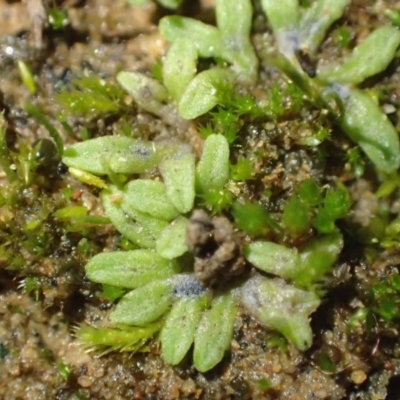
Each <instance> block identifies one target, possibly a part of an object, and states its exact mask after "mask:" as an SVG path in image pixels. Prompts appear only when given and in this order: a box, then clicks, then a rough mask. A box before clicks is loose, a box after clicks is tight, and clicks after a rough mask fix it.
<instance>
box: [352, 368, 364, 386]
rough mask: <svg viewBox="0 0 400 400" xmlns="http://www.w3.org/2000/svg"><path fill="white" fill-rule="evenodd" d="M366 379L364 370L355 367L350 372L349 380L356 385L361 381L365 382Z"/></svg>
mask: <svg viewBox="0 0 400 400" xmlns="http://www.w3.org/2000/svg"><path fill="white" fill-rule="evenodd" d="M366 379H367V375H366V374H365V372H364V371H362V370H361V369H356V370H355V371H353V372H352V373H351V380H352V381H353V382H354V383H355V384H356V385H361V384H362V383H364V382H365V380H366Z"/></svg>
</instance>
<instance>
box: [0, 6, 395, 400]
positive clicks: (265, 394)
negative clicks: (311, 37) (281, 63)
mask: <svg viewBox="0 0 400 400" xmlns="http://www.w3.org/2000/svg"><path fill="white" fill-rule="evenodd" d="M233 3H234V2H232V4H233ZM54 8H58V10H61V11H65V18H66V19H67V21H66V24H65V26H61V27H56V26H54V25H52V24H51V23H49V14H50V12H51V10H53V11H54ZM386 8H392V9H394V10H396V9H397V11H399V12H400V7H399V4H398V2H396V1H394V0H393V1H390V0H386V1H383V0H382V1H372V0H354V1H352V5H351V7H350V8H349V9H348V10H347V11H346V13H345V15H344V16H343V17H342V19H341V20H340V21H338V22H337V23H336V24H335V25H334V26H333V27H332V29H331V32H330V34H329V37H328V39H327V40H326V41H325V42H324V43H323V45H322V47H321V50H320V53H319V58H320V60H321V62H323V63H329V61H330V60H332V59H334V60H338V59H341V58H343V57H345V56H346V55H347V54H348V53H349V51H350V49H351V48H352V47H353V46H354V45H355V43H357V42H359V41H361V40H362V39H363V38H365V37H366V35H367V34H368V33H370V32H371V31H372V30H373V29H374V28H375V27H377V26H381V25H384V24H388V23H389V22H388V20H387V18H386V17H385V16H384V13H383V10H384V9H386ZM255 10H256V14H255V17H254V27H255V28H254V33H253V43H254V46H255V48H256V49H257V51H258V52H259V54H260V58H261V59H262V52H263V48H265V46H270V45H272V43H273V38H272V34H271V32H270V29H269V27H268V24H267V22H266V21H265V18H264V17H263V16H262V15H261V13H260V12H259V10H260V6H259V4H258V2H255ZM177 12H178V13H179V14H181V15H187V16H190V17H195V18H199V19H201V20H203V21H205V22H207V23H214V22H215V21H214V13H213V1H212V0H205V1H201V2H200V1H186V2H184V4H183V6H182V7H181V8H180V9H179V10H178V11H177ZM168 13H169V11H167V10H165V9H163V8H161V7H159V6H157V5H156V4H154V3H152V2H150V3H148V4H146V5H144V6H141V7H132V6H130V5H129V4H128V2H127V1H126V0H114V1H110V0H65V1H63V2H61V1H60V2H59V1H56V2H53V1H48V2H42V1H41V0H26V1H24V2H20V1H14V0H9V1H6V0H0V71H1V72H0V108H1V110H2V112H3V113H4V117H5V120H6V124H7V131H6V134H7V143H8V146H9V148H10V149H12V151H13V152H14V153H15V154H22V153H24V152H25V155H26V154H28V153H29V149H32V148H33V147H34V146H37V143H38V140H40V139H43V138H48V131H47V129H46V128H45V127H44V125H43V124H41V123H38V122H37V120H36V119H34V118H32V117H31V116H30V114H29V113H28V112H27V111H26V110H27V109H26V104H27V103H30V104H32V105H34V106H35V107H37V108H38V109H40V110H41V112H42V113H43V114H44V115H46V116H47V117H48V118H49V120H50V121H51V122H52V123H53V124H54V126H55V127H56V128H57V129H58V130H59V132H60V133H61V135H62V136H63V140H64V142H65V143H73V142H76V141H78V140H81V138H82V135H88V136H89V137H95V136H101V135H106V134H119V133H121V132H124V133H126V129H127V126H128V127H129V130H130V132H131V134H132V135H133V136H135V137H143V138H147V139H154V140H168V139H170V138H171V137H172V136H174V137H175V138H178V139H179V140H182V141H186V142H188V143H189V144H190V145H191V146H192V147H193V149H194V151H195V152H197V154H198V153H199V151H200V150H201V145H202V143H203V139H202V138H201V136H200V135H199V133H198V131H197V128H198V126H197V125H196V124H195V123H186V122H183V121H177V122H176V123H175V124H171V123H169V122H168V123H166V122H165V121H162V120H160V119H158V118H156V117H154V116H152V115H149V114H147V113H144V112H142V111H141V110H137V109H135V106H134V105H133V104H132V103H131V100H130V99H129V98H126V99H125V100H126V101H125V103H126V104H125V106H126V108H125V109H124V110H127V109H129V110H130V111H129V112H125V111H124V113H125V114H124V115H118V116H109V115H103V116H101V117H99V116H98V115H96V116H93V115H90V112H89V113H87V114H86V115H84V116H74V115H71V113H69V114H68V113H65V110H64V109H63V106H62V105H61V104H60V102H57V101H55V98H56V94H57V92H58V91H59V90H60V88H61V87H62V86H63V85H66V84H69V83H70V82H73V80H74V79H80V78H82V77H83V76H99V77H101V78H102V79H104V80H105V81H110V82H113V81H114V79H115V75H116V73H117V72H118V71H121V70H130V71H142V72H145V71H151V70H152V68H153V66H154V64H155V63H156V60H157V59H159V58H161V57H162V56H163V54H164V53H165V51H166V48H167V44H166V42H165V41H164V39H163V38H162V37H161V36H160V34H159V33H158V31H157V23H158V21H159V19H160V18H161V17H162V16H164V15H168ZM56 28H57V29H56ZM343 41H345V43H344V45H343V43H342V42H343ZM339 44H342V45H339ZM19 61H24V62H25V63H26V65H28V66H29V67H30V69H31V70H32V73H33V76H34V79H35V82H36V87H37V90H36V93H34V94H32V93H30V92H29V90H28V89H27V87H26V85H24V84H23V83H22V81H21V75H20V70H19V69H18V62H19ZM314 61H315V60H314ZM399 81H400V63H399V58H396V59H395V61H393V63H392V64H391V65H390V66H389V68H388V70H387V71H386V72H385V73H384V74H382V75H381V76H379V77H378V78H377V79H376V81H371V82H367V83H366V87H368V85H370V86H374V87H377V88H378V89H379V90H380V91H381V92H382V93H383V94H382V98H383V105H384V107H385V109H386V110H387V113H388V116H389V118H390V119H391V121H392V122H393V123H394V124H395V125H397V126H398V120H399V116H400V84H399ZM273 83H277V84H278V87H280V86H279V85H282V87H287V82H285V81H284V79H283V77H282V75H280V74H279V73H278V72H277V71H276V70H274V69H271V68H270V67H269V66H268V65H263V63H262V62H261V66H260V80H259V85H258V86H257V88H255V89H254V92H255V93H256V94H257V96H258V97H259V98H260V99H262V98H263V96H264V97H265V98H267V97H268V95H267V93H268V92H269V90H270V89H271V88H272V85H273ZM285 85H286V86H285ZM284 100H285V101H287V102H292V103H293V104H291V106H290V107H288V109H290V110H292V111H290V112H288V113H286V115H284V117H283V118H281V119H280V120H278V121H264V120H262V121H252V122H249V123H248V124H245V125H244V126H243V127H242V128H241V130H242V133H243V135H242V139H241V138H239V139H238V142H237V146H236V147H235V150H234V151H233V155H234V157H237V158H238V157H240V156H245V157H248V158H251V159H252V161H253V163H254V164H255V165H257V166H258V171H257V175H256V179H255V180H253V181H250V182H247V183H244V184H236V186H235V185H234V186H233V187H232V188H231V189H232V191H233V192H237V193H244V194H246V196H248V197H249V198H252V199H254V200H256V201H259V203H260V204H262V205H263V206H265V207H267V208H268V209H269V211H271V212H280V211H281V210H282V204H283V202H284V201H285V200H286V199H287V197H288V195H289V194H290V193H291V191H292V190H293V188H294V187H296V185H297V184H298V183H299V182H301V181H303V180H304V179H306V178H309V177H311V178H313V179H314V180H315V181H316V182H318V183H319V184H321V185H329V184H330V183H331V182H333V181H336V180H339V181H341V182H342V183H343V184H345V185H346V187H347V188H348V189H349V191H350V193H351V197H352V204H353V205H352V211H351V214H350V216H349V217H348V218H347V220H346V222H345V223H346V226H345V229H344V230H343V231H344V232H345V234H344V235H345V247H344V249H343V252H342V255H341V257H340V259H339V261H338V263H337V265H336V266H335V269H334V273H333V275H332V276H331V277H330V278H329V280H328V281H327V282H325V292H326V294H325V297H324V298H323V302H322V305H321V306H320V307H319V308H318V310H317V311H316V312H315V313H314V314H313V315H312V321H311V325H312V328H313V333H314V343H313V346H312V348H311V349H310V350H308V351H307V352H300V351H298V350H297V349H296V348H295V347H294V346H293V345H291V344H288V343H287V342H285V341H284V340H283V338H282V337H281V336H279V335H278V334H277V333H276V332H271V331H269V330H267V329H265V328H263V327H261V326H260V325H259V324H258V323H257V322H256V321H254V320H253V319H251V318H250V317H249V316H248V315H247V314H246V313H245V312H244V311H242V312H240V313H239V314H238V317H237V319H236V322H235V332H234V338H233V340H232V343H231V347H230V349H229V351H228V352H227V353H226V356H225V358H224V359H223V361H222V362H221V363H220V364H219V365H218V366H217V367H215V368H214V369H213V370H211V371H209V372H207V373H199V372H197V371H196V370H195V369H194V368H193V367H192V365H191V356H190V353H189V355H188V356H187V357H186V358H185V359H184V360H183V361H182V363H181V364H180V365H178V366H170V365H166V364H165V363H164V362H163V360H162V358H161V357H160V349H159V347H158V346H157V342H156V341H152V342H150V343H149V344H148V346H147V348H146V352H144V353H138V354H130V353H120V352H110V353H107V354H104V355H102V356H99V353H98V352H97V353H96V352H87V351H86V349H84V348H83V347H82V346H81V344H80V343H79V342H78V341H77V340H76V338H75V335H74V332H75V330H76V329H77V328H78V327H79V325H80V324H82V323H88V324H91V325H94V326H96V325H101V321H104V320H106V319H107V316H108V314H109V310H110V309H111V308H112V307H113V304H112V302H111V301H110V300H109V299H107V298H104V296H102V293H101V288H100V287H99V286H98V285H95V284H93V283H91V282H89V281H88V280H87V279H86V277H85V274H84V269H83V267H84V264H85V262H86V261H87V260H88V259H89V258H90V257H91V256H93V255H94V254H97V253H98V252H100V251H102V250H103V249H110V250H115V249H121V248H124V246H125V247H126V246H129V245H128V244H126V242H124V240H123V239H121V237H120V235H119V234H118V233H117V232H116V231H115V230H114V229H113V228H112V227H111V226H110V225H96V224H91V225H90V224H89V225H88V224H86V225H85V224H83V225H82V224H81V225H79V223H78V222H79V221H78V222H77V221H75V222H74V223H69V222H68V223H67V222H65V219H64V220H63V219H62V218H57V217H55V216H54V215H55V214H54V213H55V212H56V211H57V210H58V209H60V208H62V207H67V206H71V205H73V206H84V207H86V209H87V210H89V211H90V215H91V216H94V217H96V216H99V217H101V215H102V209H101V204H100V201H99V198H98V190H96V189H93V188H91V187H89V186H87V185H84V184H82V183H79V182H78V181H77V180H75V179H73V178H72V177H71V176H70V175H69V174H68V173H67V172H66V170H65V168H64V167H63V165H62V164H60V160H59V159H58V158H57V156H56V155H55V154H54V152H53V150H52V148H51V145H48V144H46V142H39V143H40V146H41V147H39V148H38V151H39V153H40V154H39V156H38V157H39V159H40V160H43V159H44V160H45V162H42V161H40V162H41V165H40V166H39V167H38V168H36V169H35V172H34V174H33V176H30V175H29V172H26V174H27V175H26V177H25V178H26V179H25V181H23V182H22V183H21V182H20V180H21V178H20V177H19V178H18V179H16V180H14V181H12V182H9V181H8V180H7V179H6V176H5V174H4V173H1V177H0V180H1V182H0V184H1V186H0V190H1V194H0V201H1V207H0V232H1V234H0V246H1V247H0V399H4V400H24V399H37V400H41V399H43V400H45V399H49V400H67V399H71V400H72V399H74V400H75V399H76V400H78V399H98V400H103V399H105V400H106V399H109V400H122V399H166V400H167V399H208V400H213V399H237V400H239V399H285V400H305V399H330V400H339V399H354V400H355V399H365V400H367V399H374V400H379V399H382V400H383V399H387V400H391V399H398V398H400V394H399V390H398V387H399V386H400V341H399V331H398V329H399V328H400V325H399V324H398V321H397V322H396V318H394V319H392V321H391V323H390V324H389V323H386V322H385V320H383V319H382V318H381V317H380V316H379V314H378V313H376V312H375V313H373V312H371V316H370V318H369V325H368V326H366V324H365V322H364V321H365V319H361V318H360V319H359V320H357V319H354V314H355V312H356V311H357V310H359V309H364V308H366V307H367V306H368V307H370V309H372V310H373V307H374V304H375V303H373V300H371V288H372V287H374V285H375V283H376V282H386V281H385V280H387V279H388V277H390V276H392V275H393V274H398V270H397V268H398V267H399V265H400V252H399V248H398V245H396V243H394V244H392V245H391V246H386V248H385V249H383V248H382V247H380V246H379V245H376V244H374V241H373V240H372V239H373V238H371V235H372V236H373V232H374V231H373V230H368V228H369V227H370V226H371V224H373V222H374V221H375V222H377V221H378V219H377V215H378V213H379V212H381V211H382V210H384V211H385V212H386V213H389V214H390V215H391V216H392V219H394V218H395V217H396V216H397V215H398V213H399V212H400V207H399V203H398V200H397V198H396V193H397V192H396V191H394V193H393V195H392V196H389V197H388V198H387V199H386V200H385V203H384V204H383V205H382V201H381V200H379V199H378V198H377V196H376V195H375V193H376V190H377V188H378V187H379V185H380V177H378V176H377V175H376V173H375V172H374V169H373V167H372V166H371V165H369V164H368V161H367V160H364V161H365V164H366V165H365V172H364V174H363V175H362V176H361V177H358V178H357V176H355V174H354V171H352V170H351V168H350V166H349V164H348V163H346V154H347V151H348V150H349V149H351V148H354V144H352V143H351V142H350V141H349V140H348V139H347V138H345V137H344V136H343V135H342V134H341V132H339V131H337V129H336V128H335V126H334V125H332V124H331V122H329V120H327V121H326V124H327V125H328V127H329V129H331V131H332V136H331V139H330V140H329V141H327V142H326V143H325V144H324V145H323V149H322V150H321V148H320V147H312V146H311V147H310V146H308V147H307V146H304V145H301V141H302V140H303V139H304V138H307V137H309V136H310V132H311V131H312V129H313V127H314V126H315V123H316V121H319V120H320V117H321V116H320V113H319V111H318V110H315V109H314V108H313V107H312V106H311V105H309V104H307V103H304V102H303V100H302V99H301V96H300V99H298V100H299V103H298V105H296V103H295V100H296V97H295V96H294V95H293V93H291V97H290V98H288V99H284ZM286 106H287V104H286ZM296 107H297V108H296ZM60 115H61V116H63V118H64V119H62V118H61V119H60V118H57V116H60ZM63 122H67V124H63ZM67 127H69V128H70V129H67ZM299 143H300V144H299ZM35 149H36V147H35ZM35 151H36V150H35ZM324 154H329V157H324V156H323V155H324ZM21 157H22V158H23V155H21ZM22 180H23V179H22ZM267 189H268V192H269V195H268V196H266V195H265V192H266V190H267ZM3 198H7V201H5V200H4V199H3ZM10 199H11V200H10ZM203 217H204V216H203ZM203 219H205V221H206V225H207V229H209V230H211V231H213V235H214V239H215V238H217V236H218V235H221V232H222V231H224V232H228V233H227V235H229V238H226V237H225V238H222V239H221V238H219V236H218V238H217V239H215V242H216V243H217V244H216V246H220V247H219V249H221V246H226V247H227V248H228V247H229V246H231V247H232V249H233V250H232V252H234V253H235V254H225V252H226V250H225V247H224V254H223V255H222V256H221V255H220V254H218V255H215V254H214V253H213V255H212V257H214V258H213V260H214V259H217V258H218V257H223V258H224V260H225V261H226V260H228V261H229V263H228V264H229V265H230V267H229V268H230V269H229V271H228V272H229V273H232V274H234V273H235V268H236V267H237V268H239V269H240V268H242V264H241V263H242V259H241V255H240V252H239V250H237V248H238V247H239V246H238V245H237V242H238V241H239V242H240V241H241V240H244V239H243V238H241V237H240V235H239V236H238V235H237V234H236V233H234V232H233V231H232V227H231V226H230V224H229V221H228V220H227V219H226V218H225V217H223V216H218V217H213V219H211V217H208V216H207V215H206V216H205V217H204V218H203ZM203 226H205V225H204V223H203ZM221 226H222V227H223V228H224V229H219V228H218V227H221ZM216 229H219V231H218V232H215V230H216ZM352 229H354V231H357V232H358V233H360V232H361V233H360V235H361V234H364V233H365V237H366V240H365V242H364V243H362V242H360V240H355V239H354V236H355V235H354V234H353V233H352ZM371 232H372V233H371ZM197 233H198V232H197ZM368 235H369V236H368ZM367 239H368V240H367ZM196 240H197V239H196ZM196 240H194V244H193V246H195V245H198V243H197V242H196ZM285 240H286V243H287V244H288V245H299V244H298V243H293V240H292V239H290V238H287V239H285ZM285 240H284V241H285ZM221 251H222V250H220V252H221ZM217 256H218V257H217ZM238 260H239V261H238ZM225 261H224V262H225ZM228 261H227V262H228ZM218 263H219V262H217V264H218ZM235 263H236V264H237V265H236V264H235ZM198 264H199V266H198V273H199V274H202V275H201V276H203V275H204V279H205V280H209V279H211V278H214V277H215V276H216V275H215V274H217V275H218V274H220V275H218V276H225V275H224V274H223V273H222V272H221V273H220V271H218V270H216V271H214V270H213V271H212V274H211V275H210V276H208V275H205V271H206V270H205V268H207V265H203V264H204V259H200V258H199V262H198ZM206 272H207V271H206ZM228 275H229V274H228ZM349 321H353V322H354V321H355V322H354V323H353V325H351V329H349ZM360 321H361V322H360Z"/></svg>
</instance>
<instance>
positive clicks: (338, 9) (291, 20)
mask: <svg viewBox="0 0 400 400" xmlns="http://www.w3.org/2000/svg"><path fill="white" fill-rule="evenodd" d="M348 4H349V1H348V0H343V1H330V0H326V1H315V2H313V4H312V5H311V6H310V7H308V8H307V9H305V10H303V12H300V7H299V3H298V1H297V0H288V1H285V2H284V3H281V4H280V5H279V6H278V5H277V3H276V2H274V1H272V0H271V1H270V0H264V1H262V6H263V9H264V11H265V13H266V15H267V17H268V21H269V22H270V24H271V27H272V29H273V31H274V34H275V36H276V40H277V44H278V49H279V53H275V54H274V55H273V54H272V53H273V51H272V52H271V53H270V55H269V60H270V61H271V62H272V63H274V64H275V65H277V66H278V68H280V69H282V71H283V72H284V73H285V74H287V76H288V77H289V78H290V79H292V80H293V82H295V83H296V84H297V85H298V86H299V87H300V88H301V89H302V90H303V91H304V93H305V94H306V95H307V96H308V98H309V99H310V100H311V101H312V102H314V104H315V105H317V106H318V107H323V108H326V109H328V110H329V111H330V113H331V114H332V116H333V118H334V119H335V120H336V121H337V123H338V125H339V126H340V127H341V128H342V130H343V131H344V132H345V133H346V134H347V135H348V136H349V137H350V138H351V139H352V140H353V141H354V142H356V143H357V144H358V145H359V146H360V147H361V148H362V150H363V151H364V152H365V154H366V155H367V156H368V157H369V158H370V159H371V161H372V162H373V163H374V164H375V166H376V168H377V169H378V170H380V171H382V172H386V173H390V172H392V171H394V170H396V169H397V168H398V167H399V165H400V151H399V139H398V134H397V132H396V130H395V129H394V127H393V125H392V124H391V123H390V121H389V120H388V118H387V117H386V115H385V114H384V113H383V112H382V111H381V110H380V108H379V106H378V105H377V104H376V102H375V101H374V99H373V98H372V97H371V95H370V94H368V92H367V91H365V90H360V89H356V88H355V87H354V86H356V85H359V84H361V83H362V82H364V81H365V80H366V79H367V78H369V77H371V76H373V75H376V74H378V73H379V72H382V71H383V70H385V69H386V67H387V66H388V65H389V63H390V62H391V61H392V60H393V58H394V57H395V54H396V49H397V48H398V47H399V44H400V33H399V32H398V30H397V28H395V27H390V26H384V27H381V28H378V29H377V30H375V31H374V32H372V33H371V34H370V35H369V36H368V37H367V38H366V39H365V40H364V41H363V42H362V43H361V44H359V45H358V46H357V47H356V48H355V49H354V50H353V52H352V53H351V55H350V56H349V57H348V58H347V59H346V60H345V61H344V62H343V63H342V64H340V65H332V66H329V67H324V68H318V69H316V68H315V66H314V65H312V66H309V62H308V61H309V60H310V57H313V56H314V55H315V53H316V51H317V50H318V47H319V45H320V43H321V42H322V40H323V39H324V37H325V34H326V32H327V30H328V28H329V27H330V25H331V24H332V23H333V22H334V21H335V20H336V19H338V18H340V16H341V15H342V13H343V11H344V9H345V7H346V6H347V5H348ZM377 49H380V51H379V53H377Z"/></svg>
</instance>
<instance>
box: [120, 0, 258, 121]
mask: <svg viewBox="0 0 400 400" xmlns="http://www.w3.org/2000/svg"><path fill="white" fill-rule="evenodd" d="M252 13H253V10H252V7H251V4H250V2H249V1H248V0H240V1H239V2H237V3H236V6H235V7H232V6H231V3H230V2H229V1H226V0H218V1H217V4H216V17H217V25H218V27H214V26H210V25H207V24H204V23H202V22H200V21H197V20H195V19H191V18H186V17H179V16H167V17H164V18H163V19H162V20H161V21H160V25H159V29H160V32H161V34H162V35H163V36H164V37H165V38H166V39H167V40H168V41H169V42H171V47H170V49H169V51H168V53H167V55H166V56H165V59H164V61H163V66H162V83H160V82H159V81H157V80H156V79H154V78H150V77H148V76H147V75H145V74H143V73H139V72H120V73H119V74H118V76H117V80H118V81H119V83H120V84H121V85H122V87H124V88H125V89H126V90H127V91H128V92H129V93H130V94H131V95H132V97H133V98H134V99H135V101H136V102H137V104H138V105H139V106H140V107H142V108H143V109H144V110H146V111H148V112H150V113H153V114H156V115H158V116H160V117H162V118H164V119H166V120H168V116H169V114H170V113H171V111H173V110H174V109H175V108H176V107H177V109H178V112H179V115H180V116H181V117H183V118H185V119H193V118H197V117H199V116H200V115H203V114H205V113H206V112H207V111H210V110H211V109H212V108H213V107H215V106H216V105H217V104H223V101H224V99H225V98H226V96H224V95H223V93H224V92H226V90H229V89H231V88H232V87H233V85H234V83H235V82H240V83H241V84H247V85H248V84H253V83H255V81H256V79H257V66H258V60H257V57H256V56H255V53H254V49H253V47H252V45H251V43H250V38H249V34H250V28H251V19H252ZM199 57H201V58H214V59H216V60H223V62H222V65H221V66H219V65H215V66H212V67H211V68H210V69H206V70H204V71H201V72H199V73H198V74H197V75H196V72H197V60H198V58H199ZM225 63H229V64H231V68H228V67H227V66H225Z"/></svg>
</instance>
